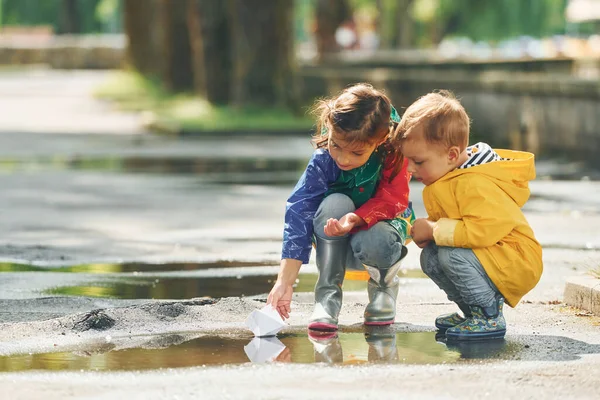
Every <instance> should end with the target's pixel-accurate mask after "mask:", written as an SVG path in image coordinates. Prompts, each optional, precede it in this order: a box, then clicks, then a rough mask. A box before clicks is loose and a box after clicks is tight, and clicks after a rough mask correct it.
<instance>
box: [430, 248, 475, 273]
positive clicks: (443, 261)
mask: <svg viewBox="0 0 600 400" xmlns="http://www.w3.org/2000/svg"><path fill="white" fill-rule="evenodd" d="M438 258H439V261H440V266H441V267H442V270H443V271H444V272H445V273H446V274H449V273H450V274H453V273H456V271H457V270H458V269H464V268H465V266H467V265H471V264H472V263H473V259H476V257H475V255H474V253H473V250H471V249H463V248H460V247H440V248H439V250H438Z"/></svg>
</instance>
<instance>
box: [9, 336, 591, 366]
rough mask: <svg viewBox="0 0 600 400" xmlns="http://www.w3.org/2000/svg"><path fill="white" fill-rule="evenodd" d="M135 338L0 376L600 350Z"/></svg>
mask: <svg viewBox="0 0 600 400" xmlns="http://www.w3.org/2000/svg"><path fill="white" fill-rule="evenodd" d="M309 332H310V331H309ZM129 339H131V338H129ZM144 339H145V340H144ZM133 340H135V341H136V343H138V346H139V347H137V348H128V349H119V348H120V347H122V346H123V344H120V342H119V340H118V339H116V340H115V339H113V340H112V341H111V342H110V343H106V342H102V343H98V344H96V345H95V346H89V347H88V348H85V349H82V350H79V351H78V352H77V353H67V352H63V353H45V354H24V355H14V356H4V357H0V372H10V371H29V370H53V371H66V370H77V371H79V370H95V371H111V370H120V371H122V370H147V369H159V368H181V367H194V366H218V365H226V364H227V365H231V364H244V363H248V362H254V363H266V362H286V363H299V364H310V363H325V364H331V365H338V366H347V365H372V364H448V363H450V364H454V363H472V362H478V363H479V362H482V361H487V362H493V361H499V360H527V361H534V360H535V361H568V360H576V359H579V358H580V357H581V355H582V354H598V353H600V345H595V344H588V343H585V342H582V341H578V340H574V339H571V338H567V337H562V336H543V335H529V336H528V335H525V336H515V337H511V338H509V339H506V340H505V339H500V340H492V341H475V342H458V343H452V344H450V343H448V344H446V343H443V342H439V341H437V340H436V337H435V332H394V331H393V329H392V328H389V327H387V328H385V327H372V328H365V331H363V332H339V333H333V334H321V335H319V334H317V335H313V334H312V333H310V334H307V333H287V334H285V333H284V334H280V335H279V336H278V337H269V338H254V337H252V336H251V334H249V333H248V334H245V333H242V334H239V333H238V334H233V333H232V334H228V335H221V336H210V335H206V336H201V337H197V338H194V339H191V340H190V336H189V334H170V335H158V336H149V337H146V338H144V337H141V338H140V337H135V338H133ZM125 343H127V342H125Z"/></svg>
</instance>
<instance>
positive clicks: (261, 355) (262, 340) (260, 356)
mask: <svg viewBox="0 0 600 400" xmlns="http://www.w3.org/2000/svg"><path fill="white" fill-rule="evenodd" d="M284 349H285V345H284V344H283V343H281V342H280V341H279V339H277V338H276V337H275V336H269V337H255V338H254V339H252V341H251V342H250V343H248V344H247V345H246V346H244V352H246V355H247V356H248V359H250V361H252V362H254V363H265V362H272V361H274V360H275V359H276V358H277V356H279V355H280V354H281V352H282V351H283V350H284Z"/></svg>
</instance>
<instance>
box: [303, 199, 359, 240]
mask: <svg viewBox="0 0 600 400" xmlns="http://www.w3.org/2000/svg"><path fill="white" fill-rule="evenodd" d="M355 210H356V207H355V206H354V202H353V201H352V199H351V198H350V197H348V196H346V195H345V194H341V193H333V194H331V195H329V196H327V197H325V198H324V199H323V201H322V202H321V204H320V205H319V208H318V209H317V212H316V213H315V216H314V218H313V227H314V232H315V235H317V236H321V237H326V235H325V233H324V232H323V228H324V227H325V224H326V223H327V220H328V219H329V218H335V219H340V218H342V217H343V216H344V215H346V214H348V213H351V212H354V211H355Z"/></svg>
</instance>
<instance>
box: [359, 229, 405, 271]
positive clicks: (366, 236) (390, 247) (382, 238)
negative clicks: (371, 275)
mask: <svg viewBox="0 0 600 400" xmlns="http://www.w3.org/2000/svg"><path fill="white" fill-rule="evenodd" d="M387 228H388V227H386V226H385V225H380V224H376V225H375V226H373V227H372V228H371V229H369V230H366V231H359V232H357V233H356V234H354V235H353V237H352V240H351V241H350V244H351V246H352V251H353V253H354V256H355V257H356V258H358V259H359V260H360V262H361V263H363V264H366V265H370V266H375V267H380V268H388V267H390V266H392V265H393V264H394V263H396V262H397V261H398V260H399V259H400V256H401V252H402V243H400V241H399V237H398V235H397V234H396V233H395V231H392V230H391V229H393V228H391V229H387Z"/></svg>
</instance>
